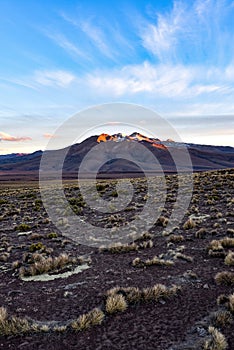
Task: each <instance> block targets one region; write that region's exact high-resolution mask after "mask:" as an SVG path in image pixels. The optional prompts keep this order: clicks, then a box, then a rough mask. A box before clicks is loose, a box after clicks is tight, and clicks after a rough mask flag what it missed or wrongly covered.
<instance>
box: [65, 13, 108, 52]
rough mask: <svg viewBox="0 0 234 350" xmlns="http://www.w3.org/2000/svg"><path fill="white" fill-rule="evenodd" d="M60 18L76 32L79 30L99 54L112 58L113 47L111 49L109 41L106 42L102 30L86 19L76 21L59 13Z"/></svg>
mask: <svg viewBox="0 0 234 350" xmlns="http://www.w3.org/2000/svg"><path fill="white" fill-rule="evenodd" d="M61 17H62V18H63V19H64V20H65V21H67V22H68V23H70V24H72V25H73V26H74V27H75V28H77V29H78V30H81V31H82V32H83V33H84V34H85V35H86V36H87V37H88V39H89V40H90V41H91V42H92V44H94V45H95V46H96V47H97V48H98V50H99V51H100V52H101V54H103V55H104V56H107V57H109V58H113V57H114V55H113V47H112V48H111V45H110V44H109V42H108V41H109V40H107V34H106V33H105V31H104V30H103V28H101V27H100V26H98V25H96V24H94V23H93V21H92V20H91V19H90V18H86V19H85V20H83V19H82V20H77V19H74V18H72V17H71V16H68V15H67V14H65V13H61Z"/></svg>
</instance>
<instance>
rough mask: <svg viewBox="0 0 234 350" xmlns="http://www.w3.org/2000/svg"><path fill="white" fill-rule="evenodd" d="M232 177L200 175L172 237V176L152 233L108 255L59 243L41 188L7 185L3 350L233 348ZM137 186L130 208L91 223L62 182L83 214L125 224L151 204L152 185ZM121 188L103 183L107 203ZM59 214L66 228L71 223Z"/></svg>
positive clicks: (0, 252) (1, 223) (1, 261)
mask: <svg viewBox="0 0 234 350" xmlns="http://www.w3.org/2000/svg"><path fill="white" fill-rule="evenodd" d="M233 177H234V171H233V170H227V171H226V170H225V171H215V172H210V173H201V174H195V175H194V190H193V198H192V200H191V203H190V206H189V209H188V210H187V211H186V213H185V217H184V219H183V221H182V222H181V223H178V225H175V228H174V231H173V232H171V233H170V234H166V233H165V231H164V228H165V227H166V225H167V219H168V218H169V217H170V213H171V210H172V208H173V205H174V203H175V201H176V195H177V179H176V176H169V177H168V178H167V187H168V193H167V200H166V204H165V208H164V209H163V211H162V214H161V216H160V218H159V219H158V221H157V222H156V224H155V225H154V226H153V227H152V228H151V230H150V233H145V232H142V236H141V237H139V238H138V239H137V240H136V241H135V243H132V244H131V243H129V244H127V245H122V246H121V245H117V246H114V247H112V248H109V249H107V248H106V249H104V248H102V249H98V248H92V247H87V246H83V245H79V244H75V243H74V242H73V241H72V240H70V239H68V238H67V237H64V236H62V235H61V233H60V231H59V230H58V229H57V228H56V227H55V226H54V225H53V223H52V222H51V221H50V218H49V217H48V216H47V214H46V211H45V210H44V208H43V204H42V202H41V199H40V192H39V189H38V188H37V186H36V185H34V184H22V183H21V184H12V183H11V184H9V183H5V184H2V185H1V197H0V205H1V212H0V240H1V247H0V268H1V270H0V273H1V281H0V307H1V306H2V308H1V309H0V347H1V348H2V349H30V350H31V349H56V350H57V349H90V350H91V349H95V350H97V349H100V350H104V349H126V350H129V349H139V350H140V349H141V350H143V349H147V350H150V349H154V350H157V349H158V350H169V349H170V350H173V349H174V350H179V349H181V350H182V349H184V350H185V349H186V350H189V349H208V350H209V349H210V350H216V349H217V350H222V349H233V348H234V294H233V293H234V253H232V252H234V210H233V206H234V199H233V193H234V182H233ZM132 181H133V183H134V188H135V195H134V197H133V200H132V202H131V204H130V205H129V206H128V207H127V209H126V210H125V212H123V213H121V214H118V215H117V214H115V215H111V217H110V216H109V217H107V216H94V214H93V212H92V211H90V210H89V208H88V207H87V206H86V205H85V203H84V201H83V199H82V197H81V195H80V193H79V190H78V188H77V186H76V185H73V184H72V183H67V184H65V192H66V196H67V199H68V200H69V203H70V204H71V205H72V208H73V210H74V212H75V213H76V214H77V215H81V216H83V217H84V218H85V219H86V220H90V222H92V220H93V222H94V223H95V221H96V224H97V222H98V225H99V226H100V227H109V226H110V225H112V226H113V225H114V226H119V225H121V224H124V222H126V221H129V220H132V218H133V217H134V215H137V214H139V213H140V212H141V210H142V209H143V207H144V204H145V200H146V196H147V189H146V183H145V182H144V180H143V179H139V180H137V179H134V180H132ZM155 181H156V180H155ZM156 182H157V181H156ZM115 185H116V181H110V180H108V181H104V180H103V181H100V183H99V185H98V190H99V192H100V194H101V196H102V197H103V198H104V199H107V200H108V199H109V198H111V197H116V196H117V193H116V187H115ZM155 203H157V201H155ZM54 205H56V203H54ZM58 214H59V215H60V216H61V226H63V225H69V223H68V222H66V220H65V219H64V216H65V213H58ZM108 225H109V226H108ZM79 269H80V270H79ZM77 272H79V273H77ZM114 287H118V288H116V289H114V290H113V288H114ZM134 287H135V288H134ZM153 287H154V288H153ZM111 289H112V290H111ZM220 296H221V297H220ZM217 299H218V300H217ZM93 310H95V311H93ZM90 312H91V314H90ZM6 313H7V314H6ZM212 327H213V328H212Z"/></svg>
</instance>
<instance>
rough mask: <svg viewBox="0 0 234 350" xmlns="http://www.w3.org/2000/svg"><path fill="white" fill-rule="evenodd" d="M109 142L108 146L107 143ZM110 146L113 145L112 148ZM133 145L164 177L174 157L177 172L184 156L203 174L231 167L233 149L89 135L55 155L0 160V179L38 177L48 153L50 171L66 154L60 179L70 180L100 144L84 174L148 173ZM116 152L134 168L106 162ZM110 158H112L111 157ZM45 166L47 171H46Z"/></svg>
mask: <svg viewBox="0 0 234 350" xmlns="http://www.w3.org/2000/svg"><path fill="white" fill-rule="evenodd" d="M111 142H112V143H111ZM113 142H114V144H113ZM136 142H137V143H140V144H142V145H144V146H145V147H146V148H147V149H148V150H149V151H150V152H151V153H152V154H153V155H154V156H155V158H156V159H157V160H158V162H159V164H160V166H161V168H162V170H163V171H164V172H165V173H176V172H177V168H176V165H175V163H174V161H173V157H172V154H174V155H176V158H177V159H179V163H180V166H181V169H183V168H184V171H186V170H188V168H189V167H188V164H186V162H185V159H186V152H188V153H189V155H190V157H191V161H192V166H193V170H194V171H207V170H217V169H226V168H233V167H234V148H233V147H231V146H212V145H197V144H193V143H183V142H176V141H173V140H166V141H161V140H160V139H159V138H150V137H147V136H144V135H142V134H140V133H138V132H135V133H132V134H131V135H123V134H122V133H117V134H113V135H109V134H105V133H102V134H100V135H93V136H90V137H88V138H87V139H85V140H83V141H82V142H80V143H76V144H73V145H71V146H69V147H65V148H62V149H58V150H55V151H52V150H46V151H40V150H39V151H36V152H33V153H30V154H25V155H20V156H19V155H17V154H15V155H14V154H11V155H9V157H7V155H5V156H1V157H0V176H3V175H5V176H7V174H11V175H14V174H30V173H31V174H33V175H35V176H38V174H39V168H40V162H41V157H42V155H43V154H44V153H45V152H46V153H47V152H49V153H48V154H49V155H52V156H53V155H56V157H57V159H58V161H57V163H56V164H55V167H54V169H53V170H56V169H57V168H58V167H59V160H60V159H61V158H60V154H61V155H62V154H63V153H64V151H65V153H67V155H66V158H65V160H64V165H63V173H64V176H65V177H66V176H67V177H70V176H73V175H74V174H76V176H77V173H78V170H79V166H80V164H81V161H82V159H83V158H84V157H85V155H87V154H88V153H89V151H90V150H91V149H92V148H93V147H94V146H96V145H98V144H100V143H103V147H104V148H103V147H102V148H103V150H104V151H103V152H102V154H101V153H100V152H96V153H95V159H93V161H90V162H89V167H88V168H87V174H88V173H90V172H92V171H93V169H94V167H95V166H96V164H98V162H99V164H103V165H102V167H101V169H100V173H102V174H109V175H110V174H125V173H126V174H127V173H130V174H133V173H136V174H139V173H140V172H141V170H140V169H139V166H140V167H142V169H148V170H149V171H151V169H152V164H150V160H149V158H147V157H146V158H145V159H141V154H139V152H138V151H136V149H137V147H136ZM112 146H114V149H115V150H116V151H118V150H120V147H125V151H126V152H127V153H126V154H129V155H130V156H133V159H134V157H136V158H137V159H138V166H136V165H134V164H133V163H131V164H130V162H128V161H126V160H124V159H113V160H112V161H111V162H107V159H109V157H110V154H111V155H112V158H113V154H114V153H113V150H112V149H113V147H112ZM111 152H112V153H113V154H112V153H111ZM49 166H50V165H49V164H48V171H49Z"/></svg>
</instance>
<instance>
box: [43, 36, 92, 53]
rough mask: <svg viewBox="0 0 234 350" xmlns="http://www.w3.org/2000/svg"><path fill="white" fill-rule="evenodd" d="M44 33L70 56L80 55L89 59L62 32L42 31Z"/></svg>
mask: <svg viewBox="0 0 234 350" xmlns="http://www.w3.org/2000/svg"><path fill="white" fill-rule="evenodd" d="M44 34H45V35H46V36H47V37H48V38H50V39H51V40H52V41H53V42H54V43H55V44H56V45H58V46H60V47H61V48H62V49H64V50H65V51H66V52H67V53H68V54H69V55H70V56H71V57H72V58H75V59H76V60H77V58H79V57H82V58H85V59H89V57H88V56H87V53H85V52H84V51H83V50H82V49H81V48H79V47H78V45H77V44H75V43H73V42H72V41H71V40H69V39H68V38H67V37H66V36H65V35H64V34H62V33H51V32H49V31H44Z"/></svg>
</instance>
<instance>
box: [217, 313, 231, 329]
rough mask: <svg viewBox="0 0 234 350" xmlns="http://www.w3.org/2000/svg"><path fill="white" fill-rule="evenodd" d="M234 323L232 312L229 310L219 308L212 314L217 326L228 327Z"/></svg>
mask: <svg viewBox="0 0 234 350" xmlns="http://www.w3.org/2000/svg"><path fill="white" fill-rule="evenodd" d="M232 323H233V317H232V314H231V313H230V312H229V311H227V310H219V311H217V312H215V313H214V314H213V315H212V324H213V325H214V326H215V327H218V328H219V327H221V328H222V327H226V326H228V325H230V324H232Z"/></svg>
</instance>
